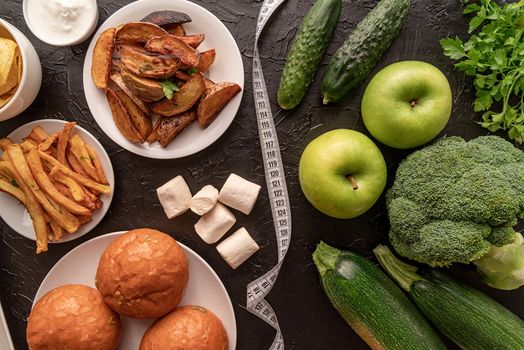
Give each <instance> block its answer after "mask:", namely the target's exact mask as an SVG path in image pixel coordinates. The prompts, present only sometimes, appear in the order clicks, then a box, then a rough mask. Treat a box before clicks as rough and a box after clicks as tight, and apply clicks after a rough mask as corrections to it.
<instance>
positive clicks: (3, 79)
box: [0, 38, 18, 95]
mask: <svg viewBox="0 0 524 350" xmlns="http://www.w3.org/2000/svg"><path fill="white" fill-rule="evenodd" d="M17 51H18V46H17V45H16V43H15V42H14V41H13V40H10V39H6V38H0V95H4V94H5V93H7V92H9V91H10V90H11V89H13V88H14V87H16V86H17V85H18V65H17V62H16V56H17Z"/></svg>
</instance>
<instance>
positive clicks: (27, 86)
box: [0, 19, 42, 121]
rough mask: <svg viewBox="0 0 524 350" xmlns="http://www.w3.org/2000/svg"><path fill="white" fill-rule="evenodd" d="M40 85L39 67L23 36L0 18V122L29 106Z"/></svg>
mask: <svg viewBox="0 0 524 350" xmlns="http://www.w3.org/2000/svg"><path fill="white" fill-rule="evenodd" d="M41 83H42V66H41V64H40V59H39V58H38V54H37V53H36V50H35V48H34V46H33V45H32V44H31V43H30V42H29V40H28V39H27V37H26V36H25V35H24V34H23V33H22V32H21V31H19V30H18V29H17V28H15V27H14V26H13V25H11V24H9V23H8V22H6V21H4V20H2V19H0V121H2V120H6V119H10V118H13V117H15V116H17V115H18V114H20V113H22V112H23V111H24V110H25V109H26V108H27V107H29V105H30V104H31V103H33V101H34V99H35V98H36V95H37V94H38V91H39V90H40V85H41Z"/></svg>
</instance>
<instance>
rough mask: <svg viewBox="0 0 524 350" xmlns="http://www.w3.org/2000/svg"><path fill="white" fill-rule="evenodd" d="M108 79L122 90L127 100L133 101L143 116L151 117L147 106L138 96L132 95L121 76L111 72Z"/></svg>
mask: <svg viewBox="0 0 524 350" xmlns="http://www.w3.org/2000/svg"><path fill="white" fill-rule="evenodd" d="M109 78H110V79H111V80H112V81H113V83H115V84H116V85H117V86H118V87H119V88H120V89H122V90H123V91H124V92H125V93H126V94H127V96H129V98H131V99H132V100H133V102H134V103H135V104H136V105H137V106H138V108H140V110H141V111H142V112H144V113H145V115H147V116H150V115H151V108H149V104H148V103H146V102H144V101H142V100H141V99H140V98H139V97H138V96H136V95H135V94H133V93H132V92H131V90H129V89H128V88H127V85H126V84H125V83H124V79H122V75H121V74H120V73H119V72H111V74H110V75H109Z"/></svg>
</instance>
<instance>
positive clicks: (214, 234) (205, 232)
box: [195, 203, 237, 244]
mask: <svg viewBox="0 0 524 350" xmlns="http://www.w3.org/2000/svg"><path fill="white" fill-rule="evenodd" d="M236 221H237V220H236V219H235V216H234V215H233V213H231V212H230V211H229V210H228V209H227V208H226V207H225V206H223V205H222V204H220V203H217V204H216V205H215V207H214V208H213V209H212V210H211V211H210V212H209V213H207V214H204V215H203V216H202V217H201V218H200V219H199V220H198V221H197V223H196V224H195V231H196V233H197V234H198V235H199V236H200V238H202V240H204V242H206V243H207V244H212V243H215V242H216V241H218V240H219V239H220V238H222V236H223V235H224V234H225V233H226V232H227V231H229V229H230V228H231V227H232V226H233V225H234V224H235V222H236Z"/></svg>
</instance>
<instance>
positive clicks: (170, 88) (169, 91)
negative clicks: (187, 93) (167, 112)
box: [160, 79, 180, 100]
mask: <svg viewBox="0 0 524 350" xmlns="http://www.w3.org/2000/svg"><path fill="white" fill-rule="evenodd" d="M160 85H162V91H163V92H164V95H165V96H166V97H167V99H168V100H170V99H172V98H173V93H175V91H178V90H180V89H179V88H178V86H177V85H176V84H175V83H173V82H172V81H171V80H168V79H166V80H164V81H161V82H160Z"/></svg>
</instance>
